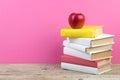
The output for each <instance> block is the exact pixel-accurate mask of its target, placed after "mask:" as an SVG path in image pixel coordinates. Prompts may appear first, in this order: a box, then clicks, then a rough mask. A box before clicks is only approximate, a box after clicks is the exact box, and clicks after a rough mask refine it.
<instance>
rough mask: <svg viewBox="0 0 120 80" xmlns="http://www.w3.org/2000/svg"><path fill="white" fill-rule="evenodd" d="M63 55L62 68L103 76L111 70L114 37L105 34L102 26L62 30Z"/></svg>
mask: <svg viewBox="0 0 120 80" xmlns="http://www.w3.org/2000/svg"><path fill="white" fill-rule="evenodd" d="M61 36H62V37H66V40H64V41H63V46H64V49H63V53H64V54H63V55H62V56H61V68H63V69H68V70H75V71H81V72H85V73H91V74H102V73H104V72H108V71H110V70H111V57H112V45H113V43H114V35H111V34H105V33H103V27H102V26H84V27H83V28H81V29H72V28H70V27H67V28H63V29H61Z"/></svg>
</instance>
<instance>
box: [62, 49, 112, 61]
mask: <svg viewBox="0 0 120 80" xmlns="http://www.w3.org/2000/svg"><path fill="white" fill-rule="evenodd" d="M63 53H64V54H66V55H71V56H74V57H78V58H82V59H86V60H90V61H93V60H99V59H105V58H111V54H112V51H111V50H108V51H104V52H98V53H91V54H87V53H84V52H82V51H79V50H76V49H72V48H69V47H64V50H63Z"/></svg>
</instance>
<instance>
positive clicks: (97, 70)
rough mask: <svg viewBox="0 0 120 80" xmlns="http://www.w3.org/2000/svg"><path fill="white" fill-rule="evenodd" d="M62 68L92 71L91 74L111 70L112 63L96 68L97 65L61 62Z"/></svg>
mask: <svg viewBox="0 0 120 80" xmlns="http://www.w3.org/2000/svg"><path fill="white" fill-rule="evenodd" d="M61 68H63V69H68V70H74V71H80V72H85V73H91V74H102V73H105V72H108V71H110V70H111V66H110V64H108V65H106V66H103V67H101V68H95V67H89V66H83V65H76V64H70V63H64V62H62V63H61Z"/></svg>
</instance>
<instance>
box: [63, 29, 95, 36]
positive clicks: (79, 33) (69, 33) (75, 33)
mask: <svg viewBox="0 0 120 80" xmlns="http://www.w3.org/2000/svg"><path fill="white" fill-rule="evenodd" d="M61 36H62V37H81V38H94V37H95V34H94V30H66V29H61Z"/></svg>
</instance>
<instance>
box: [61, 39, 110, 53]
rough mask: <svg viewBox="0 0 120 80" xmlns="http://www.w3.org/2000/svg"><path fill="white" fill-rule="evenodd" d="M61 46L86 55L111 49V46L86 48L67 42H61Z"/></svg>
mask: <svg viewBox="0 0 120 80" xmlns="http://www.w3.org/2000/svg"><path fill="white" fill-rule="evenodd" d="M63 46H65V47H69V48H73V49H76V50H79V51H82V52H85V53H88V54H91V53H97V52H103V51H107V50H111V49H112V44H109V45H104V46H98V47H87V46H83V45H79V44H75V43H71V42H68V41H67V40H64V41H63Z"/></svg>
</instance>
